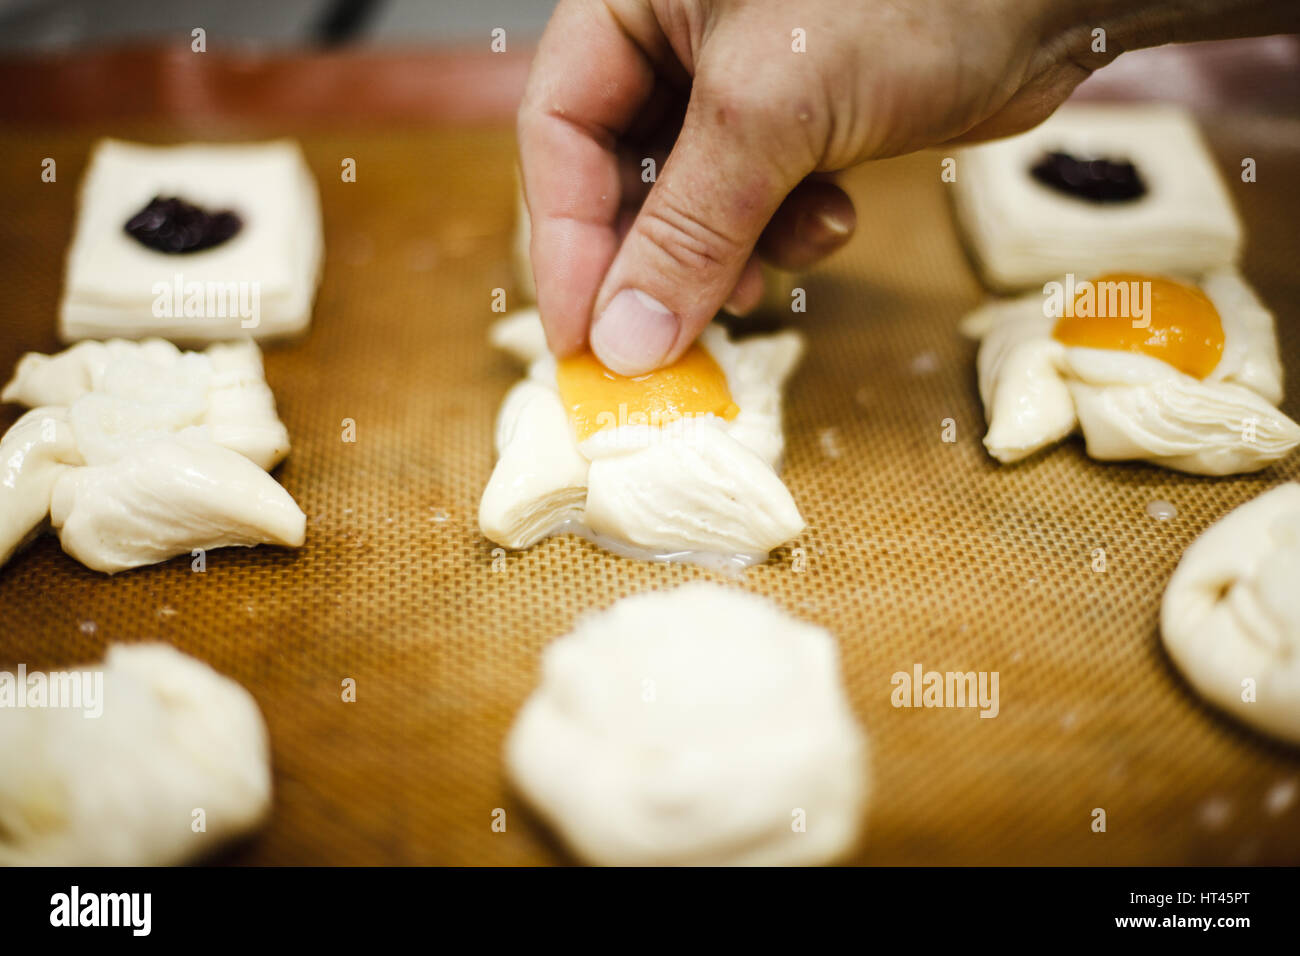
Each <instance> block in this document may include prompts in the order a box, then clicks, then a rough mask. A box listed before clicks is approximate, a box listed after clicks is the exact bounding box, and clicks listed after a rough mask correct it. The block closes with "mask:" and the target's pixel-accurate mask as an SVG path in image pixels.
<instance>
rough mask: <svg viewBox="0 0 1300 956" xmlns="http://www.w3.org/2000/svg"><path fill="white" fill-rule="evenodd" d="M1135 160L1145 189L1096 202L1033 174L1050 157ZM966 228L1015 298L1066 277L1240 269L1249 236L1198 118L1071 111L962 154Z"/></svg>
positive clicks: (961, 215) (995, 280) (1175, 112)
mask: <svg viewBox="0 0 1300 956" xmlns="http://www.w3.org/2000/svg"><path fill="white" fill-rule="evenodd" d="M1050 151H1064V152H1068V153H1071V154H1074V155H1077V156H1078V157H1079V158H1096V159H1126V160H1129V161H1131V162H1133V163H1134V165H1135V166H1136V167H1137V168H1138V172H1139V175H1140V176H1141V178H1142V180H1143V182H1144V183H1145V184H1146V186H1147V189H1148V190H1149V191H1148V193H1147V194H1146V195H1145V196H1143V197H1141V198H1140V199H1136V200H1133V201H1131V202H1124V203H1089V202H1085V201H1083V200H1080V199H1077V198H1074V197H1071V196H1066V195H1063V194H1061V193H1058V192H1055V191H1053V190H1051V189H1049V188H1048V187H1046V186H1043V185H1041V184H1040V183H1038V182H1036V181H1035V180H1034V179H1033V178H1032V177H1031V176H1030V174H1029V170H1030V168H1031V167H1032V166H1033V164H1034V163H1035V161H1036V160H1037V159H1038V158H1039V157H1040V156H1042V155H1043V154H1044V153H1047V152H1050ZM951 188H952V190H953V201H954V206H955V209H956V213H957V220H958V222H959V224H960V225H961V226H962V229H963V232H964V234H965V236H966V240H967V244H968V246H969V247H970V248H971V251H972V253H973V254H974V257H975V259H976V261H977V263H978V264H979V266H980V268H981V272H982V273H983V275H984V278H985V280H986V281H987V283H988V284H989V285H990V286H992V287H993V288H996V289H1001V290H1006V291H1014V290H1019V289H1029V288H1034V287H1036V286H1041V285H1042V284H1043V283H1044V282H1047V281H1049V280H1052V279H1056V278H1058V277H1059V276H1061V275H1063V274H1064V273H1067V272H1073V273H1075V274H1076V275H1079V276H1090V275H1097V274H1100V273H1103V272H1112V271H1120V270H1126V271H1133V272H1157V273H1160V272H1164V273H1176V274H1182V275H1189V276H1192V275H1199V274H1200V273H1202V272H1205V271H1206V270H1209V269H1213V268H1215V267H1218V266H1225V265H1231V264H1232V263H1234V262H1236V260H1237V257H1238V254H1239V253H1240V250H1241V242H1242V229H1241V223H1240V221H1239V220H1238V219H1237V215H1236V213H1235V212H1234V211H1233V208H1232V200H1231V198H1230V196H1229V195H1228V191H1227V188H1226V187H1225V186H1224V184H1223V180H1222V179H1221V178H1220V176H1219V173H1218V171H1217V170H1216V169H1215V166H1214V161H1213V159H1212V158H1211V157H1210V154H1209V153H1208V151H1207V150H1206V148H1205V145H1204V143H1203V142H1202V140H1201V137H1200V134H1199V132H1198V131H1197V128H1196V122H1195V120H1193V119H1192V117H1191V115H1190V114H1189V113H1188V112H1187V111H1186V110H1183V109H1180V108H1178V107H1170V106H1064V107H1062V108H1061V109H1059V110H1057V111H1056V113H1054V114H1053V115H1052V116H1051V117H1050V118H1049V119H1047V120H1046V121H1045V122H1044V123H1042V124H1041V125H1039V126H1036V127H1035V128H1034V129H1032V130H1030V131H1029V132H1027V133H1022V134H1020V135H1019V136H1013V137H1010V138H1008V139H1001V140H996V141H994V142H991V143H985V144H982V145H979V146H973V147H969V148H967V149H963V150H961V151H960V152H959V153H958V154H957V179H956V182H954V183H953V184H952V187H951Z"/></svg>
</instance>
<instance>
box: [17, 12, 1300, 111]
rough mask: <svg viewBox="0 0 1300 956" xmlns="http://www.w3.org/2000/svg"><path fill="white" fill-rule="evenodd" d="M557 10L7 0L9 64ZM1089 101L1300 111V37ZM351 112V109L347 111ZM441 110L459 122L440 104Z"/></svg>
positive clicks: (359, 43) (1141, 67) (1206, 49)
mask: <svg viewBox="0 0 1300 956" xmlns="http://www.w3.org/2000/svg"><path fill="white" fill-rule="evenodd" d="M554 6H555V0H274V2H267V0H166V2H159V0H0V58H3V59H9V60H15V59H16V60H20V61H21V60H25V59H28V58H29V57H30V56H31V55H36V56H38V57H43V58H44V59H45V60H46V61H47V62H49V61H50V60H52V59H57V58H58V57H59V55H60V54H64V55H66V54H69V53H75V52H77V51H82V52H96V53H103V52H105V51H112V50H116V49H119V48H127V49H132V50H139V49H141V48H150V49H159V48H169V49H172V50H181V49H187V48H188V45H189V37H190V31H191V30H193V29H194V28H195V27H202V28H203V29H204V30H205V31H206V33H207V43H208V52H209V53H210V54H216V57H215V58H216V59H224V58H229V57H232V56H233V57H237V58H238V57H242V58H243V62H244V65H245V66H246V67H248V68H252V67H251V66H249V64H255V63H259V62H261V61H259V60H258V57H259V56H262V57H270V58H275V57H276V56H277V55H284V54H288V53H291V52H294V53H299V54H301V53H304V52H307V51H309V50H315V51H317V52H318V53H319V52H320V51H322V50H332V51H333V52H345V53H346V54H348V55H350V56H357V57H365V58H367V59H372V58H374V57H383V56H385V55H388V54H391V53H392V52H393V51H397V50H403V51H405V52H407V53H410V52H411V51H416V50H422V51H429V50H434V49H442V50H452V49H454V50H458V51H462V52H482V53H486V52H488V45H489V43H490V40H491V33H492V30H493V29H494V28H497V27H502V28H504V29H505V30H506V34H507V38H508V45H509V53H510V56H509V57H508V59H510V60H511V61H514V62H515V63H516V64H522V63H524V62H526V60H527V57H528V53H529V51H530V50H531V47H532V45H533V44H534V42H535V41H536V38H537V36H538V35H539V34H540V33H541V31H542V29H543V27H544V26H545V24H546V21H547V19H548V17H549V16H550V13H551V10H552V9H553V8H554ZM63 66H64V67H65V68H66V66H67V64H66V63H65V64H63ZM174 66H175V64H171V65H169V68H173V67H174ZM189 66H190V67H192V68H198V67H199V64H190V65H189ZM422 69H424V68H422ZM523 72H524V71H523V69H522V66H521V68H520V69H519V70H516V71H513V72H511V73H510V74H509V76H508V77H507V76H500V77H498V79H497V80H496V83H495V85H496V86H497V87H498V89H499V90H500V93H501V94H502V97H503V98H505V97H507V96H508V95H509V92H510V91H511V90H513V92H514V94H516V95H517V93H518V91H519V89H520V87H521V85H522V78H523ZM475 75H476V76H477V75H480V74H478V73H477V72H476V73H475ZM467 85H472V83H469V84H467ZM1080 95H1081V96H1082V97H1085V98H1092V99H1160V100H1166V101H1176V102H1182V103H1185V104H1187V105H1190V106H1193V107H1196V108H1198V109H1200V110H1202V111H1207V110H1208V111H1215V110H1225V109H1226V110H1230V111H1235V110H1237V109H1243V110H1245V111H1247V112H1249V113H1256V114H1259V113H1265V114H1274V115H1282V116H1295V115H1297V113H1300V38H1297V37H1296V36H1278V37H1265V38H1254V39H1246V40H1234V41H1222V42H1218V43H1201V44H1191V45H1185V46H1177V47H1163V48H1160V49H1156V50H1141V51H1136V52H1133V53H1128V54H1125V55H1124V56H1123V57H1121V58H1120V59H1119V60H1118V61H1117V62H1116V63H1114V64H1112V65H1111V66H1109V67H1107V68H1106V69H1105V70H1103V71H1101V72H1100V73H1099V74H1097V75H1096V76H1094V77H1093V78H1092V79H1090V80H1089V81H1088V82H1086V83H1085V84H1084V87H1083V88H1082V90H1081V92H1080ZM376 99H377V100H378V101H379V102H381V103H382V102H383V100H382V97H373V98H371V102H374V101H375V100H376ZM453 99H454V98H453ZM48 103H49V100H47V99H45V98H44V97H42V98H40V102H39V103H30V104H28V106H29V110H28V111H24V110H23V109H21V108H20V107H16V106H15V105H14V104H12V103H10V104H6V105H7V106H8V109H6V110H5V111H4V113H5V114H6V115H8V117H9V118H20V117H19V116H18V115H17V114H22V113H24V112H29V113H34V114H36V115H35V116H32V115H29V116H28V117H27V118H36V117H37V116H39V115H40V114H39V113H37V110H38V109H45V108H46V107H47V106H48ZM154 105H156V104H154ZM286 105H287V104H286ZM411 105H414V104H410V103H407V104H404V105H403V104H395V105H394V107H393V108H392V109H390V110H387V111H386V112H389V113H395V114H406V115H409V112H410V111H409V109H408V107H409V106H411ZM500 105H501V104H500V103H498V104H497V106H498V107H499V106H500ZM340 106H341V107H344V108H343V109H342V110H341V111H342V112H346V108H345V106H344V104H340ZM479 108H480V110H482V109H483V108H484V104H483V103H481V102H480V104H479ZM466 112H468V111H466ZM493 112H495V111H493ZM432 114H433V115H434V116H437V117H439V118H443V119H446V118H456V117H448V116H447V115H446V111H445V109H443V108H441V107H439V108H435V109H434V110H433V111H432ZM499 115H500V114H498V116H499ZM458 118H465V117H458ZM1288 132H1290V131H1288Z"/></svg>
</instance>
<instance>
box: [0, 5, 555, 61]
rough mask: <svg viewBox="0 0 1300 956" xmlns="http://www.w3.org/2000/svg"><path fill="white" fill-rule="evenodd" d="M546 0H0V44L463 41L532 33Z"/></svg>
mask: <svg viewBox="0 0 1300 956" xmlns="http://www.w3.org/2000/svg"><path fill="white" fill-rule="evenodd" d="M554 6H555V4H554V2H552V0H215V2H214V0H167V2H165V3H159V2H158V0H0V51H4V52H14V51H22V50H51V49H63V48H68V47H76V46H90V45H93V46H98V45H103V44H107V43H117V42H135V41H141V40H151V39H166V38H171V39H174V38H176V37H177V36H187V35H188V34H189V31H190V30H191V29H193V28H194V27H196V26H199V27H203V28H204V29H205V30H207V31H208V36H209V37H213V36H220V37H223V38H225V39H227V40H237V41H241V42H251V43H258V44H264V45H267V46H276V47H300V46H303V45H308V44H318V43H347V42H352V43H359V44H394V43H400V44H404V45H407V44H426V43H428V44H457V45H459V44H466V43H472V42H475V41H482V40H483V38H484V37H486V36H487V35H488V34H489V32H490V31H491V30H492V28H493V27H504V28H506V30H507V31H509V32H511V33H513V32H514V31H519V34H520V38H521V39H522V38H524V37H525V36H528V35H531V36H534V37H535V36H536V35H537V34H539V33H540V32H541V30H542V27H543V26H544V25H545V24H546V20H547V18H548V17H549V16H550V14H551V8H552V7H554Z"/></svg>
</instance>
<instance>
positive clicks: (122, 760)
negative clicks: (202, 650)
mask: <svg viewBox="0 0 1300 956" xmlns="http://www.w3.org/2000/svg"><path fill="white" fill-rule="evenodd" d="M78 670H80V671H87V670H88V669H87V668H79V669H78ZM93 670H94V671H101V670H102V674H103V685H102V714H101V715H100V716H98V717H94V716H87V711H86V710H83V709H82V708H69V707H49V706H45V707H26V708H18V707H13V708H8V707H7V708H6V709H5V710H4V711H3V712H0V767H3V768H4V772H3V773H0V865H10V866H15V865H16V866H151V865H166V864H175V863H181V862H184V861H186V860H190V859H194V858H196V857H200V856H202V855H204V854H207V853H210V852H211V851H212V850H214V849H215V848H216V847H218V846H219V845H220V844H222V843H225V842H226V841H228V840H231V839H233V838H235V837H238V836H241V835H243V834H245V833H248V832H249V831H251V830H253V829H254V828H256V827H257V826H258V825H259V824H261V823H262V821H263V820H265V819H266V817H267V815H268V813H269V812H270V808H271V757H270V748H269V746H268V741H267V733H266V725H265V724H264V723H263V721H262V715H261V712H260V711H259V710H258V708H257V703H256V702H255V701H254V700H253V698H252V696H251V695H250V694H249V693H248V691H246V690H244V688H242V687H240V686H239V685H238V684H237V683H235V682H234V681H232V680H230V679H229V678H226V677H223V676H221V675H220V674H218V673H217V672H216V671H214V670H212V668H210V667H208V665H206V664H204V663H202V662H201V661H197V660H195V659H194V658H192V657H187V656H186V655H184V654H182V653H180V652H179V651H177V650H176V649H174V648H172V647H170V646H168V645H165V644H138V645H131V646H126V645H116V646H113V647H111V648H109V651H108V656H107V657H106V658H105V660H104V663H103V665H102V667H97V668H93ZM15 673H16V672H14V671H11V672H10V674H11V675H12V674H15ZM30 676H31V675H30V674H29V675H28V677H29V680H30ZM19 689H21V685H19ZM197 809H201V810H202V811H203V814H204V826H205V827H206V829H205V830H202V831H200V832H196V831H195V829H194V822H195V816H194V811H195V810H197Z"/></svg>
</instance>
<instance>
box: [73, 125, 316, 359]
mask: <svg viewBox="0 0 1300 956" xmlns="http://www.w3.org/2000/svg"><path fill="white" fill-rule="evenodd" d="M155 198H178V199H181V200H184V201H185V202H187V203H190V204H193V205H196V206H198V207H200V208H202V209H203V210H204V211H207V212H212V213H215V212H220V211H231V212H233V213H235V214H236V215H237V216H239V218H240V220H241V227H240V229H239V231H238V232H237V233H236V234H235V235H234V236H232V237H231V238H230V239H228V240H226V241H225V242H222V243H220V244H219V245H215V246H213V247H212V248H209V249H204V250H202V251H194V252H185V253H179V254H169V253H165V252H159V251H157V250H155V249H152V248H150V247H148V246H146V245H144V244H143V243H141V242H139V241H137V240H136V239H135V238H134V237H133V236H131V235H130V234H129V233H127V231H126V228H125V227H126V223H127V222H128V221H129V220H130V219H131V218H132V217H133V216H135V215H136V214H137V213H139V212H140V211H141V210H143V209H144V208H145V207H146V206H147V205H148V204H149V203H150V201H151V200H153V199H155ZM323 250H324V242H323V238H322V232H321V215H320V200H319V197H318V195H317V192H316V184H315V181H314V180H313V178H312V175H311V171H310V170H309V169H308V168H307V164H306V161H305V160H304V159H303V156H302V151H301V150H300V149H299V148H298V146H297V144H296V143H294V142H292V141H291V140H277V141H274V142H267V143H252V144H238V145H214V144H202V143H190V144H186V145H183V146H145V145H140V144H136V143H126V142H122V141H119V140H111V139H110V140H102V141H100V142H99V143H98V144H97V145H96V147H95V149H94V152H93V154H92V156H91V159H90V166H89V168H88V170H87V171H86V175H85V178H84V180H83V182H82V185H81V193H80V205H79V209H78V213H77V222H76V227H75V229H74V232H73V238H72V247H71V248H70V249H69V251H68V260H67V268H66V272H65V275H64V289H63V300H62V302H61V304H60V308H59V334H60V336H61V337H62V338H63V340H64V341H76V340H78V339H83V338H109V337H113V336H121V337H126V338H143V337H145V336H150V335H158V336H163V337H165V338H168V339H171V340H172V341H174V342H181V343H205V342H213V341H222V340H226V339H230V338H235V337H240V336H247V335H252V336H254V337H255V338H259V339H260V338H272V337H277V336H285V335H292V334H296V333H299V332H302V331H304V330H305V329H306V328H307V325H308V323H309V322H310V320H311V307H312V300H313V298H314V297H315V292H316V283H317V279H318V277H319V274H320V266H321V258H322V255H323ZM231 290H233V294H232V293H231ZM195 293H198V297H197V298H196V296H195ZM236 296H238V297H239V298H235V297H236ZM200 303H201V305H200ZM254 303H256V306H255V308H254ZM196 313H201V314H196Z"/></svg>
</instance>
